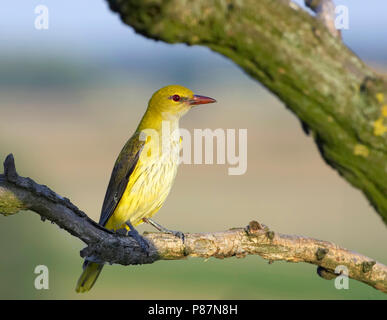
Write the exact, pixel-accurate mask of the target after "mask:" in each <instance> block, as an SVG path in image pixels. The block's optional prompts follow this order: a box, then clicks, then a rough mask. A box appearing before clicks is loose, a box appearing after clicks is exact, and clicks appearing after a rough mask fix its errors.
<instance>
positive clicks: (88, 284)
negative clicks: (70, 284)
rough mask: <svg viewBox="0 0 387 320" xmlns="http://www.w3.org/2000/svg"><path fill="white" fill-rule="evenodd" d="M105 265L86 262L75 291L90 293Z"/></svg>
mask: <svg viewBox="0 0 387 320" xmlns="http://www.w3.org/2000/svg"><path fill="white" fill-rule="evenodd" d="M102 268H103V264H99V263H95V262H90V261H88V260H85V262H84V263H83V272H82V274H81V276H80V277H79V279H78V282H77V286H76V288H75V291H76V292H78V293H83V292H87V291H89V290H90V289H91V288H92V287H93V285H94V283H95V282H96V281H97V279H98V276H99V274H100V273H101V271H102Z"/></svg>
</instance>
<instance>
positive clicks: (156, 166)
mask: <svg viewBox="0 0 387 320" xmlns="http://www.w3.org/2000/svg"><path fill="white" fill-rule="evenodd" d="M158 146H159V145H157V146H155V141H152V140H150V141H147V143H146V145H145V147H144V150H143V151H142V152H141V154H140V158H139V161H138V163H137V165H136V167H135V169H134V171H133V172H132V174H131V176H130V178H129V182H128V185H127V187H126V189H125V191H124V194H123V196H122V198H121V199H120V201H119V203H118V205H117V207H116V209H115V211H114V213H113V214H112V216H111V217H110V219H109V220H108V222H107V223H106V228H107V229H114V230H115V229H120V228H123V227H124V225H125V223H126V222H127V221H130V223H131V224H132V225H134V226H136V225H138V224H140V223H142V219H143V218H150V217H151V216H153V215H154V214H155V213H156V212H157V211H158V210H159V209H160V208H161V206H162V205H163V204H164V202H165V200H166V198H167V196H168V194H169V191H170V190H171V187H172V185H173V182H174V180H175V176H176V172H177V167H178V160H179V152H180V143H179V142H176V141H174V140H171V141H170V146H169V148H167V150H168V151H167V152H165V150H164V151H163V150H161V148H160V149H159V148H158ZM157 151H158V152H157ZM152 152H153V153H152Z"/></svg>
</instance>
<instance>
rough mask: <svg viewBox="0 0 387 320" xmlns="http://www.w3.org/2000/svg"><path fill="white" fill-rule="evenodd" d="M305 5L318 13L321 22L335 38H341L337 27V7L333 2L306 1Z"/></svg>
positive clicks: (320, 0) (322, 0)
mask: <svg viewBox="0 0 387 320" xmlns="http://www.w3.org/2000/svg"><path fill="white" fill-rule="evenodd" d="M305 5H306V6H307V7H309V8H310V9H312V10H313V11H314V12H315V13H316V18H317V19H318V20H320V21H321V22H322V23H323V24H324V25H325V26H326V27H327V29H328V30H329V32H330V33H331V34H332V35H333V36H334V37H340V38H341V32H340V30H337V29H336V26H335V17H336V16H335V5H334V3H333V0H305Z"/></svg>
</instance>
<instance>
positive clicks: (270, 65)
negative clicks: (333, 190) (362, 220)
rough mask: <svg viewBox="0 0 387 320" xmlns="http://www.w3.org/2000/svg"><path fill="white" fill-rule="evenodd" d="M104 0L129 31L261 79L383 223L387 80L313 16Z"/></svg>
mask: <svg viewBox="0 0 387 320" xmlns="http://www.w3.org/2000/svg"><path fill="white" fill-rule="evenodd" d="M107 1H108V2H109V4H110V8H111V9H112V10H113V11H115V12H117V13H119V15H120V17H121V19H122V21H123V22H124V23H126V24H128V25H130V26H132V27H133V28H134V30H135V31H136V32H138V33H141V34H142V35H145V36H146V37H149V38H153V39H157V40H162V41H165V42H169V43H179V42H180V43H186V44H188V45H203V46H206V47H208V48H210V49H212V50H214V51H216V52H219V53H220V54H222V55H224V56H226V57H228V58H230V59H231V60H233V61H234V62H235V63H236V64H237V65H239V66H240V67H241V68H243V69H244V70H245V71H246V72H247V73H248V74H249V75H251V76H252V77H253V78H254V79H256V80H258V81H260V82H261V83H262V84H263V85H264V86H266V87H267V88H268V89H269V90H270V91H272V92H273V93H274V94H275V95H277V96H278V97H279V98H280V99H281V100H282V101H283V102H284V104H285V105H286V106H287V107H288V108H289V109H290V110H291V111H292V112H293V113H294V114H295V115H296V116H297V117H298V118H299V119H300V120H301V122H302V124H303V127H304V128H305V129H306V131H307V132H310V133H311V135H312V136H313V138H314V140H315V142H316V144H317V146H318V149H319V151H320V153H321V155H322V156H323V158H324V159H325V161H326V162H327V163H328V164H329V165H330V166H332V167H333V168H335V169H336V170H337V171H338V172H339V174H340V175H342V176H343V177H344V178H345V179H346V180H347V181H349V182H350V183H351V184H352V185H353V186H355V187H357V188H359V189H360V190H362V191H363V193H364V194H365V195H366V196H367V198H368V199H369V201H370V203H371V204H372V205H373V206H374V207H375V209H376V210H377V212H378V213H379V214H380V216H381V218H382V219H383V221H384V222H385V223H387V170H386V164H387V139H386V137H387V115H386V111H385V110H387V98H386V97H387V82H386V81H385V80H384V79H383V78H382V77H381V76H379V75H378V74H376V73H375V72H374V71H373V70H372V69H371V68H369V67H367V66H366V65H365V64H364V63H363V62H362V61H361V60H360V59H359V58H358V57H357V56H356V55H355V54H354V53H353V52H352V51H351V50H349V49H348V48H347V47H346V46H345V45H344V44H343V43H342V41H341V39H340V38H339V37H334V36H332V34H331V32H332V30H331V31H330V30H328V28H327V26H326V25H327V23H326V22H324V23H321V21H322V20H321V19H319V17H320V15H319V14H317V17H313V16H311V15H309V14H308V13H307V12H305V11H304V10H302V9H301V8H300V7H298V6H296V5H294V3H292V2H291V1H285V0H277V1H273V0H260V1H255V0H245V1H232V0H228V1H219V0H195V1H180V0H169V1H163V0H142V1H138V0H107ZM313 2H318V3H320V4H321V3H322V2H321V1H318V0H316V1H313ZM323 2H324V3H326V4H329V3H331V1H323ZM328 7H329V6H328ZM318 8H321V10H322V9H323V8H325V6H322V7H321V6H320V7H319V6H316V8H315V9H316V10H317V12H319V11H318ZM330 8H331V9H330V10H325V9H324V10H322V11H321V14H322V12H328V15H329V14H332V12H331V11H332V6H331V7H330ZM328 9H329V8H328ZM329 12H330V13H329ZM328 21H329V18H328Z"/></svg>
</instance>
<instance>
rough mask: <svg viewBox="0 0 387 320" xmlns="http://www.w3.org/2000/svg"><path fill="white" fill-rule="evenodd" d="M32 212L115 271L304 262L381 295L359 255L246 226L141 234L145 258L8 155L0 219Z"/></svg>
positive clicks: (385, 274) (379, 273) (383, 274)
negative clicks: (196, 261)
mask: <svg viewBox="0 0 387 320" xmlns="http://www.w3.org/2000/svg"><path fill="white" fill-rule="evenodd" d="M20 210H32V211H34V212H36V213H37V214H39V215H40V217H41V218H42V220H46V219H48V220H50V221H52V222H54V223H56V224H57V225H58V226H59V227H60V228H63V229H65V230H66V231H68V232H69V233H70V234H72V235H73V236H75V237H77V238H79V239H81V240H82V241H83V242H84V243H86V244H87V247H86V248H85V249H83V250H82V251H81V256H82V257H90V256H93V258H95V259H97V260H100V261H105V262H107V263H116V264H121V265H133V264H145V263H153V262H155V261H157V260H178V259H184V258H187V257H202V258H209V257H214V258H220V259H223V258H228V257H234V256H235V257H238V258H242V257H245V256H246V255H259V256H261V257H262V258H264V259H267V260H269V261H275V260H283V261H289V262H306V263H311V264H314V265H317V266H318V267H319V269H318V273H319V275H321V276H322V277H324V278H326V279H332V278H333V277H335V276H336V275H335V274H334V270H335V269H336V267H337V266H339V265H343V266H346V267H347V268H348V276H349V277H350V278H352V279H355V280H358V281H361V282H364V283H366V284H368V285H370V286H372V287H374V288H376V289H378V290H380V291H382V292H385V293H387V267H386V266H385V265H383V264H381V263H379V262H377V261H375V260H373V259H371V258H368V257H366V256H364V255H361V254H358V253H355V252H352V251H349V250H347V249H344V248H341V247H339V246H337V245H335V244H334V243H331V242H329V241H321V240H316V239H313V238H308V237H303V236H297V235H285V234H281V233H277V232H274V231H272V230H270V229H269V228H268V227H266V226H264V225H262V224H260V223H258V222H256V221H252V222H250V224H249V225H248V226H247V227H246V228H234V229H231V230H228V231H223V232H210V233H187V234H185V241H184V243H183V241H182V240H181V239H179V238H177V237H175V236H173V235H171V234H167V233H145V234H144V237H145V239H146V240H147V241H148V242H149V244H150V249H149V254H148V255H147V254H145V253H144V252H143V251H142V250H141V248H140V247H139V246H138V244H137V242H136V241H135V240H133V239H132V238H130V237H127V236H125V235H121V234H119V233H113V232H111V231H109V230H106V229H105V228H103V227H101V226H100V225H98V224H97V223H95V222H94V221H93V220H91V219H90V218H88V217H87V215H86V214H85V213H84V212H82V211H81V210H79V209H78V208H77V207H76V206H75V205H73V204H72V203H71V202H70V201H69V200H68V199H66V198H63V197H61V196H60V195H58V194H56V193H55V192H54V191H52V190H50V189H49V188H48V187H46V186H43V185H39V184H37V183H36V182H34V181H33V180H31V179H30V178H23V177H20V176H19V175H18V174H17V172H16V169H15V163H14V159H13V156H12V155H9V156H8V157H7V159H6V160H5V162H4V175H0V213H1V214H4V215H10V214H16V213H17V212H19V211H20Z"/></svg>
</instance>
